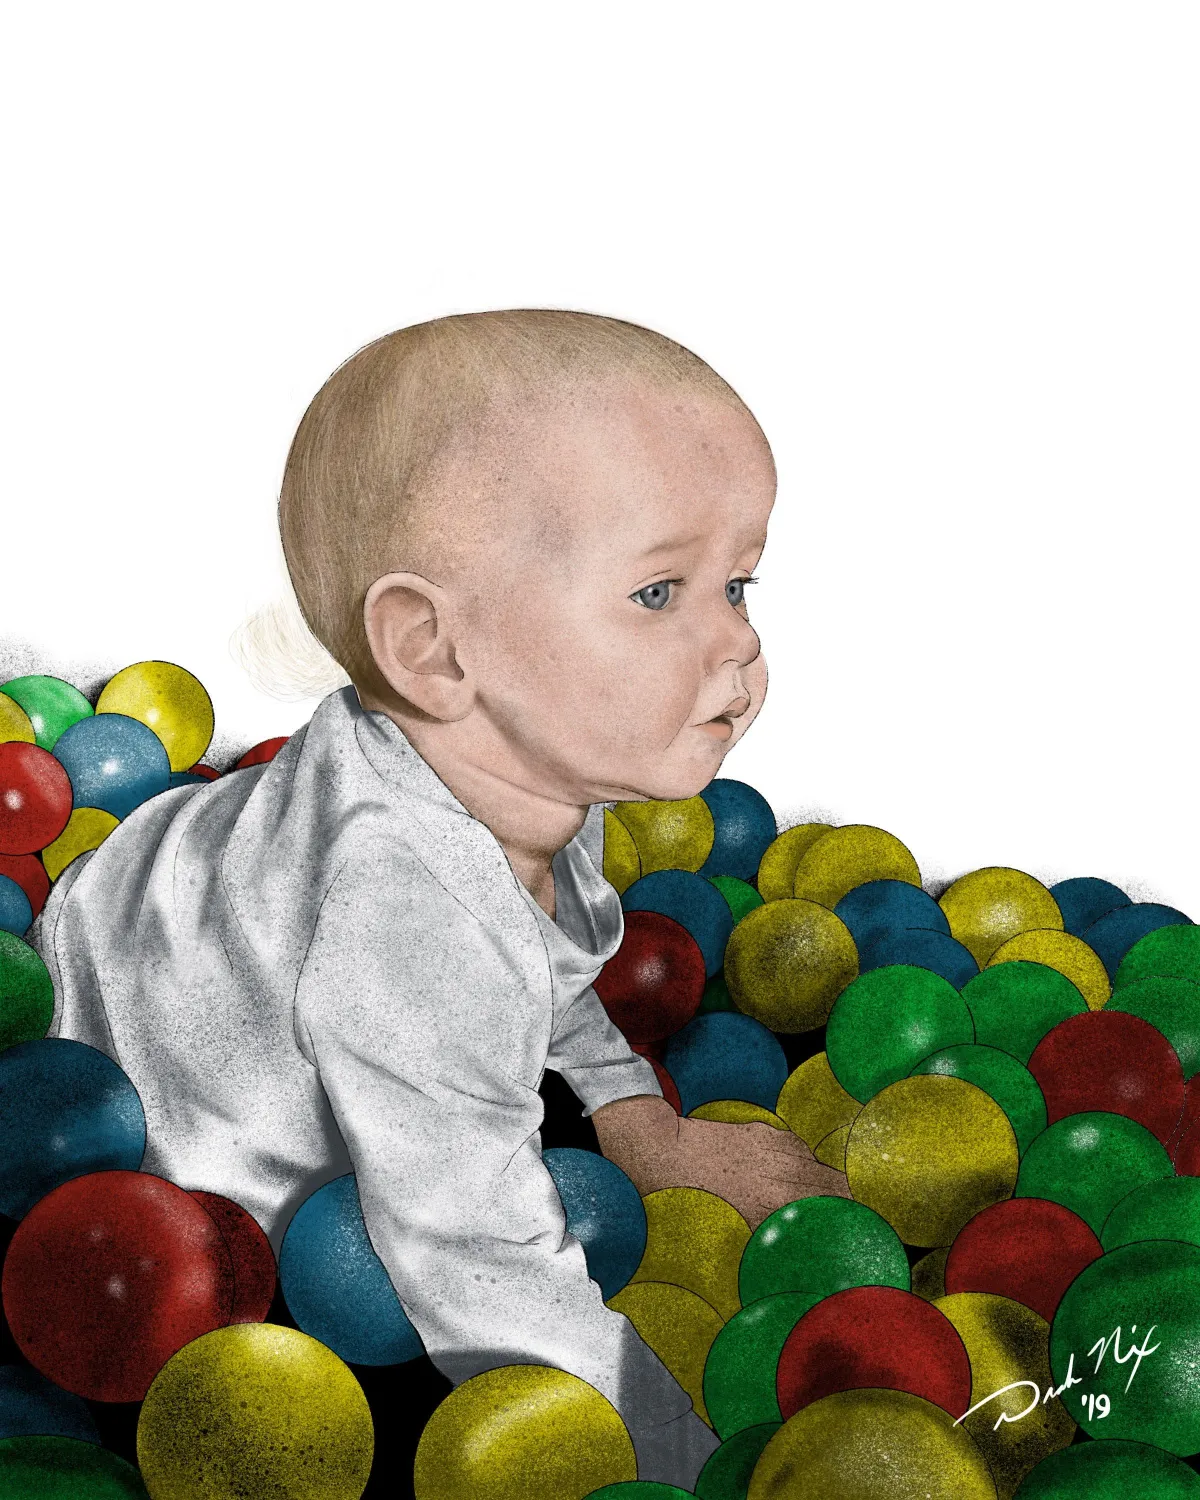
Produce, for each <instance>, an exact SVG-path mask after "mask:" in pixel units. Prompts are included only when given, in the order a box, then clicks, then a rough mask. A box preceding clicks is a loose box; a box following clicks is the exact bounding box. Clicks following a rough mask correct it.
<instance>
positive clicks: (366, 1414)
mask: <svg viewBox="0 0 1200 1500" xmlns="http://www.w3.org/2000/svg"><path fill="white" fill-rule="evenodd" d="M436 1415H437V1413H436V1412H435V1413H434V1417H435V1419H436ZM374 1451H375V1431H374V1426H373V1424H372V1421H371V1409H370V1407H369V1406H368V1405H367V1398H366V1396H365V1395H364V1394H363V1390H362V1387H361V1386H360V1385H359V1383H358V1381H357V1380H356V1379H355V1378H354V1375H353V1374H352V1373H351V1371H350V1370H348V1369H347V1368H346V1366H345V1365H344V1364H343V1363H342V1361H341V1360H340V1359H339V1358H338V1357H337V1355H336V1354H334V1353H333V1352H332V1351H331V1350H329V1349H326V1348H325V1346H324V1345H323V1344H320V1343H318V1342H317V1340H316V1339H312V1338H309V1337H308V1336H307V1335H306V1334H304V1333H301V1332H300V1331H299V1330H298V1329H295V1328H282V1327H280V1326H278V1325H277V1324H274V1323H235V1324H233V1325H232V1326H231V1327H228V1328H218V1329H215V1330H214V1331H213V1332H211V1333H206V1334H204V1335H202V1336H201V1337H200V1338H197V1339H194V1340H193V1341H192V1342H191V1343H190V1344H188V1345H187V1346H186V1347H185V1348H183V1349H181V1350H180V1351H179V1353H178V1354H176V1355H175V1356H174V1358H173V1359H171V1360H169V1361H168V1362H167V1363H166V1364H165V1365H164V1366H163V1368H162V1369H161V1370H160V1371H159V1373H158V1375H157V1376H156V1378H155V1381H154V1384H153V1385H152V1386H151V1387H150V1389H149V1391H148V1392H147V1394H146V1399H145V1401H144V1402H143V1404H142V1410H141V1415H140V1416H139V1418H138V1428H137V1457H138V1465H139V1467H140V1468H141V1471H142V1475H143V1477H144V1479H145V1481H146V1488H147V1489H148V1490H149V1491H150V1493H151V1495H153V1496H155V1497H156V1500H158V1497H167V1496H171V1497H176V1496H178V1497H181V1500H182V1497H187V1500H201V1497H202V1496H210V1495H214V1496H215V1495H229V1496H232V1495H245V1496H267V1495H296V1496H299V1495H303V1496H305V1497H311V1500H358V1497H359V1496H360V1495H361V1494H362V1492H363V1490H364V1489H365V1488H366V1484H367V1479H368V1477H369V1475H370V1473H371V1461H372V1459H373V1457H374ZM480 1493H481V1494H483V1493H486V1492H485V1491H480Z"/></svg>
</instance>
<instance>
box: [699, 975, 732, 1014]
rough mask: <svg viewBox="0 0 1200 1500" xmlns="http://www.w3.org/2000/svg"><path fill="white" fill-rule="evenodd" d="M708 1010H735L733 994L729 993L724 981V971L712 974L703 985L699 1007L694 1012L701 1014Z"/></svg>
mask: <svg viewBox="0 0 1200 1500" xmlns="http://www.w3.org/2000/svg"><path fill="white" fill-rule="evenodd" d="M710 1010H737V1006H736V1005H735V1004H734V1003H733V996H732V995H731V994H730V993H729V986H728V985H727V984H726V983H725V975H724V973H721V974H714V975H713V977H712V978H711V979H710V980H709V981H708V983H707V984H706V985H705V986H704V993H703V995H701V996H700V1009H699V1010H698V1011H697V1012H696V1014H697V1015H698V1016H703V1015H706V1014H707V1013H708V1012H709V1011H710Z"/></svg>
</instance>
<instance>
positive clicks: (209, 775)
mask: <svg viewBox="0 0 1200 1500" xmlns="http://www.w3.org/2000/svg"><path fill="white" fill-rule="evenodd" d="M188 770H189V771H190V772H191V774H192V775H193V776H202V777H203V778H204V780H205V781H220V779H221V773H220V771H216V770H214V769H213V768H212V766H206V765H205V764H204V762H203V761H202V760H198V761H197V762H196V764H195V765H194V766H189V767H188Z"/></svg>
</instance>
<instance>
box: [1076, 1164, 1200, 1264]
mask: <svg viewBox="0 0 1200 1500" xmlns="http://www.w3.org/2000/svg"><path fill="white" fill-rule="evenodd" d="M1137 1240H1188V1241H1190V1242H1191V1243H1192V1244H1193V1245H1196V1246H1200V1178H1197V1177H1159V1178H1157V1179H1156V1180H1155V1181H1154V1182H1145V1183H1143V1184H1142V1186H1141V1187H1139V1188H1134V1190H1133V1192H1132V1193H1126V1195H1125V1196H1124V1198H1122V1199H1121V1200H1120V1202H1119V1203H1117V1204H1116V1205H1115V1207H1114V1208H1113V1209H1112V1211H1111V1213H1110V1214H1109V1216H1108V1218H1107V1219H1105V1221H1104V1228H1103V1229H1102V1230H1101V1232H1100V1242H1101V1244H1102V1245H1103V1246H1104V1248H1105V1250H1115V1249H1117V1247H1118V1246H1120V1245H1132V1244H1134V1243H1135V1242H1136V1241H1137Z"/></svg>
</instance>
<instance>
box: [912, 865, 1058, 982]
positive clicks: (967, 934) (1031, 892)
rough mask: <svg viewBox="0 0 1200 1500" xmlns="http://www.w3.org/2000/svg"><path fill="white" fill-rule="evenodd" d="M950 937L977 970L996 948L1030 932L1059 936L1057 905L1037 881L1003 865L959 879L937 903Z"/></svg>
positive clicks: (1021, 871) (977, 871)
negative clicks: (1050, 932)
mask: <svg viewBox="0 0 1200 1500" xmlns="http://www.w3.org/2000/svg"><path fill="white" fill-rule="evenodd" d="M938 905H939V906H940V907H941V908H942V911H943V912H944V913H945V916H946V920H947V922H949V923H950V935H951V936H952V937H954V938H957V939H958V941H959V942H960V943H961V944H962V945H963V947H964V948H966V949H968V950H969V952H970V953H971V956H972V957H973V958H974V960H975V962H976V963H977V964H978V965H979V967H980V968H981V969H982V968H983V967H984V966H985V965H986V963H987V961H988V959H989V958H991V956H992V954H993V953H995V951H996V949H997V948H999V947H1000V945H1001V943H1007V942H1008V940H1009V938H1013V937H1016V935H1017V933H1019V932H1029V931H1030V930H1031V929H1032V928H1035V927H1038V928H1051V927H1052V928H1055V929H1057V931H1059V932H1061V931H1062V930H1063V919H1062V912H1060V911H1059V909H1058V902H1057V901H1056V900H1055V899H1054V897H1053V896H1052V895H1051V894H1050V892H1049V890H1048V889H1047V887H1046V886H1044V885H1043V884H1042V882H1041V881H1040V880H1035V879H1034V878H1033V876H1032V875H1026V874H1025V872H1024V871H1023V870H1012V869H1009V868H1008V867H1007V866H1006V865H987V866H985V868H984V869H982V870H972V871H971V872H970V873H969V874H967V875H960V876H959V878H958V879H957V880H956V881H955V882H954V883H953V885H950V886H947V887H946V889H945V890H944V891H943V892H942V894H941V896H940V897H939V898H938Z"/></svg>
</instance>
